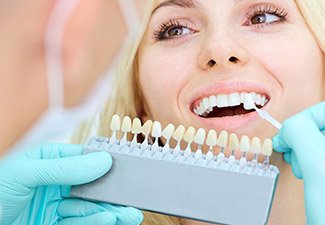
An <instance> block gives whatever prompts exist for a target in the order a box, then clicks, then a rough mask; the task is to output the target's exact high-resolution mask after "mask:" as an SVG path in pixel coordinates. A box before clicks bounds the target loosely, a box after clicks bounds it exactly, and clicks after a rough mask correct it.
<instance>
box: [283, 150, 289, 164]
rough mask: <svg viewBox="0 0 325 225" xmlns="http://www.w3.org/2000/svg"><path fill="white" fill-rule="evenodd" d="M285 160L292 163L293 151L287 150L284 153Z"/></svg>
mask: <svg viewBox="0 0 325 225" xmlns="http://www.w3.org/2000/svg"><path fill="white" fill-rule="evenodd" d="M283 158H284V161H285V162H286V163H288V164H289V165H291V152H286V153H284V155H283Z"/></svg>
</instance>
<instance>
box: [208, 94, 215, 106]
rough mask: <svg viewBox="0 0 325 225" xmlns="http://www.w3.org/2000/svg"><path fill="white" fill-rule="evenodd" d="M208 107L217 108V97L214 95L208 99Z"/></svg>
mask: <svg viewBox="0 0 325 225" xmlns="http://www.w3.org/2000/svg"><path fill="white" fill-rule="evenodd" d="M209 105H210V107H215V106H217V97H216V96H214V95H211V96H210V98H209Z"/></svg>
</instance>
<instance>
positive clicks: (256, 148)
mask: <svg viewBox="0 0 325 225" xmlns="http://www.w3.org/2000/svg"><path fill="white" fill-rule="evenodd" d="M261 149H262V143H261V139H259V138H258V137H253V139H252V145H251V152H252V153H254V154H260V153H261Z"/></svg>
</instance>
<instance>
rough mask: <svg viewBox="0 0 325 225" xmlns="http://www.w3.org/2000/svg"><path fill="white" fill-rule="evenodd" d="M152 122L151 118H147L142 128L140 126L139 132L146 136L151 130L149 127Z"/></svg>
mask: <svg viewBox="0 0 325 225" xmlns="http://www.w3.org/2000/svg"><path fill="white" fill-rule="evenodd" d="M152 124H153V122H152V121H151V120H147V121H146V122H145V123H144V124H143V126H142V128H141V133H142V134H143V135H144V136H148V135H149V134H150V132H151V128H152Z"/></svg>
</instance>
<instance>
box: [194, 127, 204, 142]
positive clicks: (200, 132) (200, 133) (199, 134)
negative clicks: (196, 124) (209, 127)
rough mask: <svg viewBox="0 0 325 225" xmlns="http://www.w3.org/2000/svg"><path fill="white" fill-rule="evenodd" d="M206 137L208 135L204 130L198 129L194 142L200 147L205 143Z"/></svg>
mask: <svg viewBox="0 0 325 225" xmlns="http://www.w3.org/2000/svg"><path fill="white" fill-rule="evenodd" d="M205 135H206V133H205V130H204V129H203V128H200V129H198V130H197V132H196V134H195V136H194V142H195V143H196V144H198V145H203V144H204V141H205Z"/></svg>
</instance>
